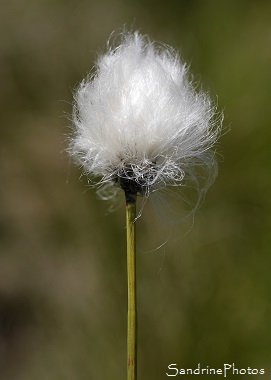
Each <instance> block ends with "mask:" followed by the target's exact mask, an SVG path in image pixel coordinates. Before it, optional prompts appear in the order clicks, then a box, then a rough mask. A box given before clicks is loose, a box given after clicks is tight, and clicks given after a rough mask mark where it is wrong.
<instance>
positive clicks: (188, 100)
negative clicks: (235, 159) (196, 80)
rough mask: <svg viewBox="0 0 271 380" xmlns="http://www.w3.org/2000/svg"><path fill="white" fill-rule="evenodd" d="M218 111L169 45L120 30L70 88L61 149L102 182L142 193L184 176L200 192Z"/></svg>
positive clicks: (211, 167) (210, 169)
mask: <svg viewBox="0 0 271 380" xmlns="http://www.w3.org/2000/svg"><path fill="white" fill-rule="evenodd" d="M221 119H222V118H220V117H217V116H216V109H215V107H214V106H213V104H212V102H211V100H210V99H209V96H208V95H207V94H205V93H204V92H202V91H200V92H196V91H195V89H194V86H193V84H192V83H191V82H190V80H189V78H188V72H187V66H186V65H185V64H184V63H182V62H181V60H180V58H179V55H178V54H177V53H176V52H174V51H173V50H172V49H170V48H168V47H164V46H158V47H157V46H155V45H154V44H153V43H152V42H151V41H150V40H149V39H148V38H147V37H144V36H142V35H140V34H139V33H138V32H135V33H124V34H123V35H122V36H121V43H120V44H119V45H118V46H117V47H115V48H110V49H109V50H108V51H107V52H106V53H105V54H103V55H101V56H100V57H99V58H98V61H97V64H96V73H94V74H91V75H89V76H88V77H87V78H86V79H85V80H83V81H82V83H81V84H80V85H79V88H78V89H77V91H76V93H75V102H74V112H73V125H74V133H73V137H72V139H71V142H70V148H69V152H70V154H71V155H72V156H75V157H76V159H77V160H78V161H79V163H80V164H81V165H82V166H83V168H84V172H85V173H86V174H87V175H89V176H91V177H92V178H97V181H96V183H98V184H105V186H106V188H108V186H109V185H112V186H116V185H120V187H122V188H123V189H124V190H125V191H128V192H131V193H134V194H136V193H139V194H141V195H144V196H147V195H149V194H150V193H151V192H153V191H155V190H158V189H159V188H161V187H164V186H165V185H170V186H178V185H180V186H183V185H184V183H187V180H188V179H189V180H191V181H192V182H193V183H194V186H195V187H197V188H198V190H199V193H201V192H202V190H203V189H207V188H208V185H209V184H210V183H211V182H212V180H213V179H214V178H215V176H216V172H217V169H216V163H215V160H214V154H213V153H212V152H211V150H210V148H212V147H213V146H214V144H215V143H216V141H217V139H218V135H219V132H220V129H221V128H220V127H221ZM199 168H200V170H198V169H199ZM198 175H199V176H200V178H199V177H198Z"/></svg>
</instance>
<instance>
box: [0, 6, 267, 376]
mask: <svg viewBox="0 0 271 380" xmlns="http://www.w3.org/2000/svg"><path fill="white" fill-rule="evenodd" d="M0 13H1V16H0V18H1V19H0V78H1V91H0V107H1V112H0V117H1V140H0V154H1V159H0V173H1V180H0V202H1V213H0V251H1V253H0V379H1V380H11V379H12V380H37V379H38V380H47V379H48V380H62V379H63V380H67V379H69V380H74V379H76V380H77V379H80V380H89V379H96V380H100V379H101V380H103V379H119V380H121V379H125V378H126V257H125V225H124V224H125V214H124V208H123V207H121V208H120V209H119V210H117V211H116V212H114V213H109V214H108V213H107V210H108V204H106V203H104V202H102V201H100V200H98V199H97V197H96V195H95V191H94V190H92V189H91V188H89V187H88V186H87V182H86V180H85V179H83V178H82V179H81V180H80V179H79V177H80V174H81V172H80V169H78V168H76V167H74V165H73V164H71V163H70V162H69V158H68V157H67V155H66V153H65V149H66V147H67V141H66V135H67V134H68V133H69V132H70V131H69V124H70V123H69V121H68V120H67V119H66V118H65V114H66V115H67V114H70V113H71V110H72V107H71V102H72V91H73V89H74V88H75V87H76V85H77V84H78V83H79V81H80V80H81V79H82V78H83V77H84V76H85V75H86V74H87V72H88V71H89V70H90V69H91V67H92V66H93V62H94V60H95V59H96V57H97V52H102V51H104V48H105V44H106V41H107V39H108V37H109V35H110V33H111V32H112V31H113V30H119V29H120V28H122V26H123V25H124V24H125V25H126V26H127V27H128V28H130V27H133V28H134V29H140V30H141V32H142V33H146V34H149V35H150V37H151V38H152V39H154V40H156V41H162V42H165V43H167V44H169V45H172V46H173V47H175V48H176V49H178V50H180V51H181V54H182V57H183V59H184V60H185V61H187V62H189V63H190V66H191V72H192V73H193V74H194V78H195V80H196V81H200V82H201V83H202V86H203V88H204V89H205V90H208V91H210V93H211V94H212V95H214V97H216V95H217V96H218V104H219V108H220V110H222V109H224V113H225V123H224V125H225V126H226V127H230V129H231V130H230V132H228V133H227V134H226V135H224V136H223V137H222V139H221V140H220V147H219V149H218V150H219V152H220V153H222V156H223V159H222V158H221V157H220V159H219V160H220V165H219V166H220V172H219V177H218V179H217V180H216V182H215V183H214V185H213V186H212V188H211V189H210V191H209V192H208V194H207V197H206V200H205V202H204V204H203V205H202V207H201V208H200V210H199V211H198V212H197V214H196V216H195V221H194V225H193V228H191V230H190V231H189V232H188V230H189V228H190V226H188V225H186V224H185V223H183V224H180V225H178V226H177V227H176V228H175V237H178V239H177V240H175V241H173V240H172V239H171V241H170V243H169V244H167V245H166V247H165V248H162V249H160V250H154V251H153V252H149V251H150V250H152V249H154V248H156V247H157V246H158V245H159V244H160V243H161V240H159V239H158V236H163V228H164V226H163V224H161V223H160V222H159V220H158V219H157V218H156V217H155V216H154V212H153V210H152V209H151V207H149V206H147V207H146V209H145V210H144V213H143V216H142V217H141V218H140V220H139V222H138V310H139V347H138V348H139V358H138V365H139V376H138V378H139V379H142V380H143V379H148V380H152V379H155V380H159V379H165V378H167V376H166V372H167V366H168V364H170V363H177V364H178V366H179V367H184V368H186V367H188V366H197V364H198V363H199V362H200V363H201V364H202V366H207V365H209V366H210V367H211V366H215V367H217V368H219V367H221V366H223V364H224V363H232V362H234V363H235V365H236V366H237V367H239V368H244V367H245V368H246V367H248V366H250V367H252V368H253V367H255V368H265V370H266V371H267V372H268V373H269V375H266V376H265V377H264V378H270V374H271V329H270V319H271V307H270V300H271V277H270V267H271V255H270V246H271V233H270V230H271V214H270V211H271V201H270V189H271V179H270V178H271V176H270V167H271V157H270V141H271V140H270V137H271V136H270V135H271V132H270V131H271V128H270V108H271V99H270V94H271V90H270V88H271V74H270V68H271V22H270V15H271V2H270V1H249V0H246V1H245V0H240V1H235V0H206V1H205V0H203V1H200V0H193V1H188V0H187V1H182V0H178V1H177V0H176V1H173V0H168V1H158V0H146V1H143V0H139V1H127V0H99V1H94V0H92V1H86V0H85V1H80V0H79V1H75V0H66V1H63V0H36V1H30V0H29V1H23V0H21V1H20V0H4V1H2V2H1V5H0ZM191 223H192V222H191ZM209 377H210V376H204V375H203V376H201V378H202V379H205V378H206V379H207V378H209ZM244 378H246V377H244ZM253 378H263V376H254V377H253Z"/></svg>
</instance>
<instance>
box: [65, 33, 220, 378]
mask: <svg viewBox="0 0 271 380" xmlns="http://www.w3.org/2000/svg"><path fill="white" fill-rule="evenodd" d="M221 120H222V118H221V117H219V116H217V114H216V107H215V106H214V105H213V104H212V102H211V100H210V98H209V96H208V95H207V94H206V93H204V92H203V91H198V92H196V91H195V88H194V86H193V84H192V82H191V81H190V80H189V77H188V70H187V66H186V65H185V64H184V63H182V62H181V60H180V57H179V55H178V54H177V53H176V52H175V51H174V50H173V49H171V48H169V47H167V46H163V45H155V44H154V43H153V42H151V41H150V40H149V39H148V38H147V37H145V36H142V35H140V34H139V33H138V32H135V33H126V32H124V33H123V34H122V35H121V36H120V42H119V44H118V45H117V46H115V47H109V48H108V51H107V52H106V53H104V54H103V55H100V56H99V58H98V60H97V63H96V71H95V72H94V73H92V74H90V75H89V76H88V77H87V78H86V79H84V80H83V81H82V82H81V84H80V85H79V87H78V89H77V91H76V93H75V102H74V112H73V126H74V133H73V136H72V138H71V141H70V148H69V152H70V154H71V155H72V156H74V157H75V158H76V159H77V161H78V162H79V164H80V165H82V167H83V168H84V172H85V174H86V175H87V176H88V177H89V178H92V180H93V181H94V183H95V185H96V186H97V187H98V188H99V194H100V195H101V194H102V197H103V198H106V199H108V198H112V197H114V195H115V193H116V191H117V189H119V190H120V191H124V194H125V199H126V227H127V229H126V231H127V271H128V331H127V337H128V339H127V371H128V372H127V373H128V380H135V379H136V369H137V365H136V356H137V354H136V344H137V333H136V330H137V323H136V318H137V317H136V315H137V313H136V252H135V225H136V218H137V213H136V198H137V196H142V197H144V198H147V197H149V196H151V195H152V194H153V193H154V192H156V191H159V190H161V189H163V188H165V187H167V186H174V187H176V186H185V185H186V184H187V183H188V182H189V183H190V184H191V183H192V184H193V186H194V187H195V188H196V189H197V191H198V194H199V195H200V196H201V195H202V194H203V193H204V192H205V191H206V190H207V188H208V187H209V185H210V184H211V183H212V181H213V180H214V178H215V176H216V174H217V165H216V160H215V158H214V152H213V151H212V150H211V148H212V147H213V146H214V144H215V143H216V142H217V139H218V136H219V133H220V130H221ZM199 168H200V170H199ZM199 172H200V177H201V178H199V177H198V173H199ZM95 178H97V180H95Z"/></svg>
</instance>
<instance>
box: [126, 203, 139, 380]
mask: <svg viewBox="0 0 271 380" xmlns="http://www.w3.org/2000/svg"><path fill="white" fill-rule="evenodd" d="M135 218H136V197H135V196H134V197H129V199H126V230H127V276H128V327H127V379H128V380H136V379H137V368H136V367H137V312H136V256H135Z"/></svg>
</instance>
